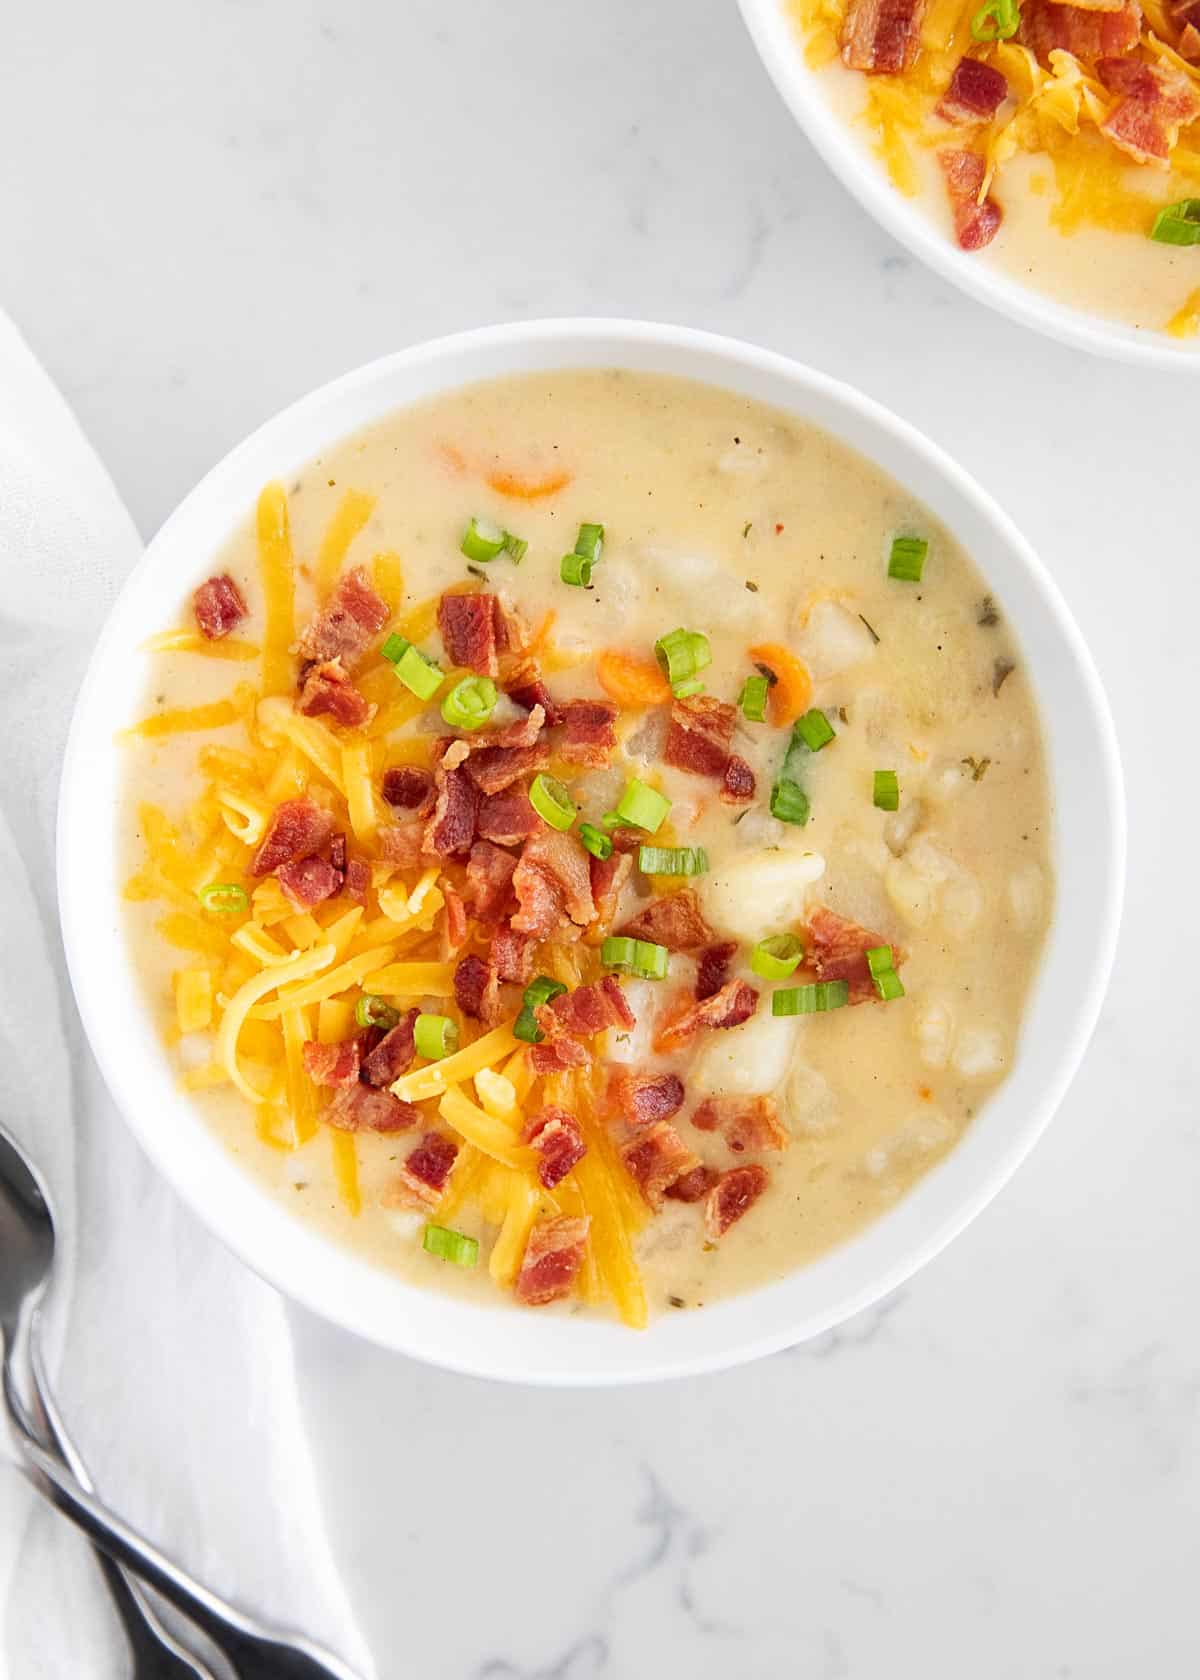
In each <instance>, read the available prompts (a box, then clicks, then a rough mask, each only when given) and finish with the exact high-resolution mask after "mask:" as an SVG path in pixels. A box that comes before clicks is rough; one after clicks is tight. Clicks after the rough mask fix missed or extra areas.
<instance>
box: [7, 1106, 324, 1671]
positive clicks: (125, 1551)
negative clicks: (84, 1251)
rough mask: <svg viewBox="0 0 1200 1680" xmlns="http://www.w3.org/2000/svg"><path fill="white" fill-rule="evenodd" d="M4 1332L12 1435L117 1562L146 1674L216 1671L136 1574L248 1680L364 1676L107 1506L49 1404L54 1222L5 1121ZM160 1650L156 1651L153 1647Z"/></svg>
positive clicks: (44, 1484)
mask: <svg viewBox="0 0 1200 1680" xmlns="http://www.w3.org/2000/svg"><path fill="white" fill-rule="evenodd" d="M0 1255H2V1256H3V1265H0V1336H2V1338H3V1350H4V1357H3V1389H4V1398H5V1403H6V1405H7V1408H8V1414H9V1419H10V1422H11V1424H12V1435H13V1438H14V1443H15V1445H16V1447H17V1449H18V1452H19V1454H20V1460H21V1468H22V1469H23V1471H24V1473H25V1475H26V1477H27V1479H28V1480H29V1481H30V1482H31V1483H32V1484H33V1486H34V1487H36V1488H37V1489H38V1491H39V1492H40V1493H41V1494H42V1495H43V1496H44V1497H45V1498H46V1499H48V1500H49V1501H50V1503H51V1504H52V1505H54V1506H55V1507H56V1508H57V1509H58V1510H60V1511H62V1512H63V1514H64V1515H65V1516H67V1517H69V1518H70V1519H71V1521H72V1522H74V1523H75V1524H76V1526H77V1527H79V1528H80V1529H82V1530H83V1532H84V1533H85V1534H86V1535H87V1536H88V1538H89V1539H90V1540H91V1541H92V1542H93V1543H94V1544H95V1545H96V1546H97V1547H99V1548H100V1550H101V1551H102V1552H103V1553H104V1554H105V1555H106V1556H107V1558H109V1559H111V1560H112V1564H113V1566H114V1567H112V1568H111V1569H110V1570H109V1571H108V1572H107V1580H108V1584H109V1587H110V1590H111V1591H112V1592H113V1593H114V1603H115V1604H116V1606H117V1609H118V1613H119V1614H120V1615H121V1619H122V1623H123V1625H124V1626H125V1629H126V1633H127V1635H128V1636H129V1638H130V1643H131V1648H132V1651H133V1655H134V1660H135V1662H136V1663H138V1665H139V1666H138V1668H137V1670H136V1672H137V1673H138V1674H139V1675H146V1676H150V1675H160V1674H161V1675H163V1676H164V1677H165V1676H167V1675H182V1674H190V1675H199V1676H201V1677H203V1680H212V1676H213V1670H212V1669H211V1668H209V1667H207V1666H205V1665H204V1664H203V1663H202V1662H200V1661H199V1660H197V1659H196V1658H194V1657H193V1656H192V1655H191V1654H190V1653H189V1652H187V1651H186V1650H185V1649H184V1648H183V1646H181V1645H180V1644H179V1643H178V1641H177V1640H176V1639H175V1638H174V1637H173V1636H172V1634H171V1633H170V1632H169V1631H168V1630H167V1629H166V1628H165V1627H164V1626H163V1623H162V1620H161V1618H160V1617H159V1616H158V1615H157V1614H156V1612H155V1610H154V1608H153V1606H152V1605H151V1604H150V1602H149V1600H148V1599H147V1598H146V1596H145V1594H144V1593H143V1592H141V1591H140V1589H139V1588H138V1587H137V1585H136V1583H135V1582H131V1581H129V1580H127V1579H125V1578H124V1577H127V1576H129V1575H132V1576H134V1577H136V1581H137V1582H141V1583H144V1584H145V1585H147V1586H150V1587H152V1588H154V1589H155V1591H156V1592H159V1593H161V1594H162V1596H163V1598H164V1599H166V1600H167V1601H168V1602H169V1603H170V1604H172V1605H174V1606H175V1608H176V1609H177V1610H179V1611H180V1612H181V1613H182V1615H183V1616H184V1617H186V1618H187V1620H188V1621H189V1622H190V1623H192V1624H193V1625H194V1626H195V1627H196V1628H198V1629H200V1630H201V1632H202V1633H203V1634H204V1635H205V1636H206V1637H207V1639H209V1640H211V1642H212V1644H213V1645H214V1646H215V1647H216V1649H217V1651H219V1652H220V1653H221V1654H222V1656H223V1657H224V1658H226V1659H227V1660H228V1665H229V1667H230V1668H232V1670H233V1672H234V1673H235V1674H236V1675H237V1676H238V1680H356V1676H355V1675H354V1674H353V1673H352V1672H351V1670H350V1669H349V1668H347V1667H346V1666H345V1664H344V1663H342V1662H341V1661H340V1660H339V1659H338V1658H337V1657H335V1656H333V1655H332V1654H331V1653H329V1652H327V1651H324V1650H322V1649H321V1648H320V1647H318V1646H317V1645H316V1644H314V1643H313V1642H312V1641H311V1640H309V1639H306V1638H305V1637H304V1636H303V1635H301V1634H292V1633H283V1632H280V1631H278V1630H274V1629H271V1628H269V1627H267V1626H265V1625H263V1624H262V1623H260V1622H258V1621H257V1620H255V1619H254V1618H253V1617H251V1616H248V1615H247V1614H246V1613H245V1612H244V1611H242V1610H239V1609H237V1608H235V1607H234V1606H233V1605H231V1604H227V1603H226V1602H225V1601H223V1600H222V1599H220V1598H218V1597H217V1595H216V1594H215V1593H212V1592H210V1591H209V1590H208V1588H207V1587H204V1586H202V1585H201V1584H200V1583H199V1582H198V1581H195V1580H193V1579H192V1577H191V1576H190V1575H188V1574H187V1573H186V1571H184V1570H183V1569H181V1568H180V1567H179V1566H178V1565H177V1564H175V1563H173V1562H172V1561H171V1560H170V1559H169V1558H167V1557H166V1556H165V1555H164V1554H163V1553H162V1552H160V1551H159V1550H158V1548H157V1547H155V1546H153V1545H152V1544H151V1543H150V1541H148V1540H147V1539H145V1538H144V1537H143V1536H142V1535H140V1534H138V1533H137V1532H136V1531H135V1530H134V1529H132V1528H131V1527H130V1526H129V1525H128V1524H127V1523H125V1522H123V1521H122V1520H121V1518H120V1517H118V1516H116V1515H115V1513H113V1512H112V1511H110V1510H108V1509H107V1508H106V1507H105V1506H104V1505H103V1504H102V1503H101V1501H100V1500H99V1499H97V1498H96V1496H95V1494H94V1493H93V1492H92V1490H91V1486H90V1484H89V1482H88V1479H87V1475H86V1471H85V1470H84V1468H83V1465H82V1463H81V1461H80V1459H79V1455H78V1453H76V1452H75V1450H74V1448H73V1446H72V1445H71V1443H70V1441H69V1439H68V1437H67V1436H66V1433H65V1431H64V1430H63V1428H62V1422H61V1419H60V1418H59V1417H58V1415H57V1412H56V1410H55V1408H54V1405H53V1402H52V1401H51V1400H50V1397H49V1391H48V1388H47V1387H46V1385H45V1379H44V1372H43V1371H42V1369H41V1362H40V1357H39V1352H38V1346H39V1344H38V1329H39V1309H40V1307H41V1303H42V1301H43V1299H44V1297H45V1294H46V1290H47V1288H48V1286H49V1283H50V1280H51V1277H52V1274H53V1265H54V1219H53V1214H52V1212H51V1206H50V1201H49V1198H48V1196H47V1193H46V1190H45V1187H44V1185H43V1184H42V1183H41V1182H40V1180H39V1178H38V1176H37V1174H36V1172H35V1170H34V1168H33V1166H32V1164H31V1163H30V1161H29V1160H28V1158H27V1157H26V1155H25V1154H24V1152H23V1151H22V1150H21V1148H20V1147H19V1146H18V1145H17V1143H16V1142H15V1140H14V1139H13V1138H12V1136H11V1134H9V1133H8V1132H7V1131H6V1130H5V1128H4V1127H3V1126H2V1125H0ZM154 1641H157V1642H159V1648H158V1650H157V1651H154V1650H152V1645H153V1642H154Z"/></svg>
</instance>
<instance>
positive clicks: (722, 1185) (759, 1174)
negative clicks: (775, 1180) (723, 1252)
mask: <svg viewBox="0 0 1200 1680" xmlns="http://www.w3.org/2000/svg"><path fill="white" fill-rule="evenodd" d="M768 1183H769V1175H768V1173H767V1169H766V1168H765V1167H760V1166H749V1167H731V1168H730V1170H729V1171H728V1172H724V1173H722V1174H721V1176H720V1178H719V1179H718V1180H717V1182H716V1184H714V1185H713V1187H712V1189H711V1190H710V1191H709V1193H708V1201H707V1202H706V1203H705V1206H704V1235H705V1237H706V1238H707V1239H708V1241H709V1242H719V1241H720V1240H721V1238H722V1237H723V1236H724V1235H725V1233H726V1231H728V1229H729V1227H730V1226H731V1225H732V1224H733V1223H734V1221H735V1220H737V1219H740V1218H741V1217H742V1215H743V1214H744V1213H749V1211H750V1209H751V1208H752V1207H753V1206H754V1204H755V1202H756V1201H757V1200H758V1198H759V1197H760V1196H761V1195H762V1193H763V1191H764V1190H765V1189H766V1188H767V1184H768Z"/></svg>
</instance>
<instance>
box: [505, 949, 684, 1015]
mask: <svg viewBox="0 0 1200 1680" xmlns="http://www.w3.org/2000/svg"><path fill="white" fill-rule="evenodd" d="M668 955H669V953H668V951H667V947H666V946H665V945H652V944H651V943H650V941H649V940H647V939H629V938H625V937H621V936H617V937H615V938H609V939H606V940H605V941H604V943H603V945H601V947H600V961H601V962H602V963H604V964H605V966H606V967H608V968H623V969H628V971H629V972H630V974H633V975H635V976H636V977H637V978H638V979H639V980H665V979H666V977H667V959H668ZM514 1030H515V1029H514Z"/></svg>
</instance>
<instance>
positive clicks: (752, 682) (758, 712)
mask: <svg viewBox="0 0 1200 1680" xmlns="http://www.w3.org/2000/svg"><path fill="white" fill-rule="evenodd" d="M770 692H771V684H770V683H769V682H768V680H767V678H766V677H747V678H746V680H745V682H744V683H743V684H742V692H741V693H740V694H739V695H738V705H739V706H740V707H741V708H742V716H743V717H747V718H749V719H750V722H751V723H762V721H763V720H764V718H765V717H766V715H767V695H768V694H769V693H770Z"/></svg>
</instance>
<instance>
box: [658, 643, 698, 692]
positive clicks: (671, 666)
mask: <svg viewBox="0 0 1200 1680" xmlns="http://www.w3.org/2000/svg"><path fill="white" fill-rule="evenodd" d="M654 657H655V658H656V659H657V660H658V663H659V665H660V667H661V668H662V674H663V676H664V677H666V679H667V681H668V682H669V683H670V685H671V687H672V688H673V689H675V692H676V693H678V692H679V690H678V688H677V687H676V685H677V684H678V683H685V682H690V681H691V680H692V678H693V677H695V676H696V675H697V673H698V672H700V671H703V670H704V668H705V666H706V665H711V664H712V649H711V648H710V647H709V645H708V637H707V636H704V635H701V633H700V631H699V630H671V631H669V632H668V633H667V635H665V636H660V637H659V638H658V640H657V641H656V642H655V644H654ZM693 692H694V691H693Z"/></svg>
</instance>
